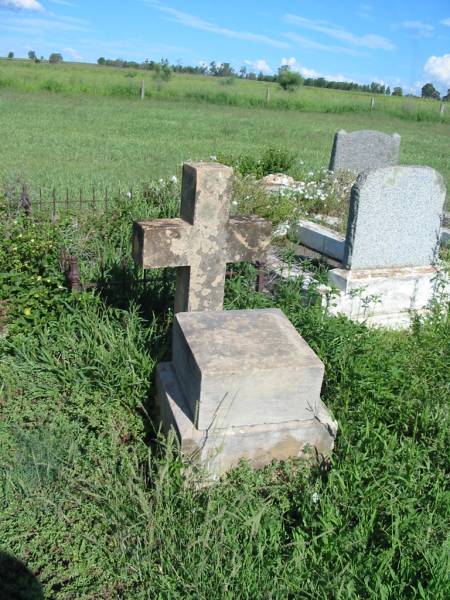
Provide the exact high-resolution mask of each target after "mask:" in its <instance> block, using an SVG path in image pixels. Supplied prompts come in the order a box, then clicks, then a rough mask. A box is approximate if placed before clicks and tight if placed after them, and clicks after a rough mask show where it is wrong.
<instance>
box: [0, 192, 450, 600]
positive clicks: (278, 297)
mask: <svg viewBox="0 0 450 600" xmlns="http://www.w3.org/2000/svg"><path fill="white" fill-rule="evenodd" d="M0 210H1V214H0V224H1V227H2V231H1V234H2V235H0V272H2V273H4V274H5V273H6V279H7V281H8V282H9V283H8V284H7V285H9V286H11V281H14V278H15V277H17V282H18V285H17V286H16V287H14V286H12V287H9V288H8V291H7V293H5V292H4V289H5V288H4V287H3V286H2V294H3V300H4V301H5V300H6V303H7V307H8V309H7V312H6V315H7V328H6V329H3V336H2V337H0V357H1V360H0V513H1V516H0V550H1V551H3V552H4V553H7V554H9V555H10V556H15V557H16V558H18V559H20V560H22V561H24V562H25V563H26V565H27V566H28V568H29V569H30V570H31V571H32V572H34V573H35V575H36V577H37V578H38V579H39V580H40V582H41V584H42V588H43V594H44V597H45V598H46V599H49V600H50V599H51V600H69V599H74V598H77V599H86V600H87V599H93V598H95V599H101V598H104V599H105V600H106V599H113V598H133V600H134V599H136V600H139V599H142V600H144V599H147V598H149V597H151V598H192V599H194V598H195V599H196V600H197V599H199V598H204V599H206V598H208V599H210V598H217V599H219V598H220V599H221V600H222V599H223V598H230V599H231V598H249V599H250V598H251V599H253V598H274V599H278V598H279V599H280V600H281V599H284V598H305V599H307V598H311V599H312V598H314V599H316V598H339V599H346V600H347V599H354V600H359V599H360V598H371V599H374V600H375V599H376V600H378V599H379V598H411V599H412V598H414V599H428V598H433V599H434V598H436V599H438V600H441V599H442V600H446V599H447V598H448V596H449V593H450V581H449V578H448V573H449V568H450V564H449V556H450V552H449V550H450V538H449V536H448V532H449V530H450V497H449V491H448V475H449V471H448V467H449V450H448V448H449V447H450V434H449V432H450V427H449V415H448V401H449V382H448V373H449V371H450V354H449V352H448V350H449V343H450V319H449V313H448V304H446V303H444V301H443V299H441V304H440V307H439V306H438V305H436V306H435V307H434V309H433V310H432V312H431V314H430V316H429V317H428V318H426V319H417V320H416V321H415V323H414V326H413V328H412V331H411V332H410V333H406V332H388V331H383V330H379V331H369V330H368V329H367V328H366V327H365V326H364V325H361V324H355V323H352V322H350V321H347V320H346V319H343V318H342V319H340V318H330V317H328V316H327V315H326V314H325V313H324V312H323V311H322V309H320V308H318V307H316V306H309V307H306V306H305V305H304V303H303V302H302V301H301V282H300V281H292V282H284V283H280V284H279V285H278V286H277V288H276V290H275V291H274V295H273V296H268V295H264V294H258V293H257V292H255V291H254V278H255V271H254V269H253V268H252V267H251V266H249V265H243V266H240V267H235V268H234V269H233V277H231V278H229V279H228V281H227V287H226V307H227V308H237V309H239V308H254V307H267V306H278V307H280V308H281V309H282V310H283V311H284V312H285V313H286V314H287V315H288V317H289V318H290V319H291V321H292V322H293V323H294V325H295V326H296V327H297V329H298V330H299V332H300V333H301V334H302V336H303V337H304V338H305V340H306V341H307V342H308V343H309V344H310V345H311V346H312V348H313V349H314V350H315V351H316V352H317V353H318V355H319V356H320V357H321V358H322V360H323V361H324V363H325V366H326V381H325V386H324V389H323V394H322V395H323V398H324V400H325V402H326V403H327V404H328V406H330V407H331V409H332V410H333V412H334V415H335V417H336V418H337V419H338V421H339V425H340V430H339V434H338V438H337V446H336V450H335V453H334V456H333V459H332V464H331V465H330V466H329V467H327V466H326V465H323V466H322V468H317V469H313V470H308V469H306V468H305V467H304V465H302V464H301V463H299V462H297V461H290V462H286V463H284V464H273V465H272V466H270V467H267V468H266V469H264V470H262V471H252V470H251V469H249V468H247V467H246V466H245V465H242V466H241V467H240V468H239V469H237V470H236V471H234V472H233V473H231V474H230V475H229V476H228V477H226V478H225V479H224V480H223V481H222V482H221V483H220V484H218V485H217V486H215V487H213V488H208V489H202V488H199V487H198V486H197V485H196V483H197V482H198V480H197V479H195V480H192V481H185V480H184V479H183V477H182V461H181V459H180V457H179V455H178V452H177V449H176V445H175V444H174V441H173V439H168V440H164V439H163V438H161V437H160V436H159V435H158V433H157V431H156V430H155V427H154V422H153V420H152V412H151V409H152V400H151V398H152V374H153V371H154V367H155V365H156V363H157V362H158V361H160V360H162V359H163V358H165V357H167V356H168V354H169V352H170V323H171V310H170V307H171V305H172V302H173V274H172V273H170V272H169V273H165V272H161V271H152V272H151V273H150V274H149V280H148V286H147V288H146V291H145V293H143V292H142V290H140V291H139V290H137V289H136V290H130V293H129V294H128V295H125V296H124V295H118V294H116V293H114V287H113V286H112V287H111V288H110V289H111V292H110V293H108V294H104V293H103V292H102V291H101V290H99V291H98V292H97V293H95V292H93V291H89V292H82V293H78V294H69V292H68V291H67V290H66V289H65V287H64V282H63V279H62V276H61V275H60V274H59V272H58V256H59V249H60V248H61V247H64V248H69V249H71V251H74V252H77V254H78V255H79V256H81V264H80V267H81V271H82V278H83V279H84V280H87V279H91V278H92V277H95V268H96V267H95V265H96V264H97V263H98V260H97V259H98V257H99V256H100V255H101V256H102V257H103V258H104V260H105V270H106V273H107V277H108V279H109V281H110V282H113V281H114V279H116V278H120V277H121V276H122V271H123V269H127V270H133V269H135V267H134V266H133V265H132V263H131V260H130V259H127V260H126V261H125V262H123V260H122V258H123V257H124V255H125V256H128V255H129V236H130V226H131V222H132V220H133V219H134V218H138V217H139V218H145V217H155V216H174V214H176V213H177V210H178V189H177V186H176V185H175V184H173V183H172V182H159V183H154V184H151V185H149V186H148V188H147V192H146V194H145V195H137V194H136V195H133V197H132V198H131V199H130V198H128V197H126V196H124V197H117V198H115V199H114V202H111V204H110V207H109V210H110V212H109V214H108V215H106V217H103V218H102V217H100V216H96V215H95V214H94V213H89V214H86V215H77V216H76V215H73V216H72V217H68V218H67V219H61V220H58V221H57V222H56V223H54V224H52V225H47V226H43V225H42V224H40V223H35V222H34V221H33V218H34V219H37V218H38V215H37V214H36V215H34V217H31V218H25V217H23V216H22V215H21V214H20V213H16V214H14V215H12V216H8V215H11V206H9V207H8V211H6V210H5V204H4V203H3V205H2V208H1V209H0ZM32 240H33V241H32ZM13 248H15V249H13ZM43 254H45V258H43ZM37 277H41V278H42V279H43V280H46V279H47V278H49V279H50V284H49V286H48V287H47V285H46V286H45V297H46V298H47V299H48V302H47V303H41V302H39V300H36V302H34V300H33V299H32V298H31V300H30V297H27V296H26V294H27V293H28V292H29V293H30V294H32V290H34V289H41V288H39V286H38V285H36V278H37ZM53 282H54V283H53ZM59 285H62V286H63V290H60V289H59ZM26 290H28V292H27V291H26ZM24 291H25V292H24ZM30 302H33V304H32V305H31V304H30ZM27 308H30V309H31V313H30V314H27V312H26V309H27ZM33 314H34V315H35V316H36V318H32V319H30V317H31V316H32V315H33ZM4 564H9V563H8V562H7V561H6V562H5V561H2V560H0V572H1V569H2V567H3V565H4ZM8 582H9V584H10V583H11V578H10V572H6V573H5V571H3V572H2V578H0V597H1V596H2V594H3V596H4V594H5V591H4V590H5V589H7V588H6V587H5V586H6V585H7V584H8ZM19 584H20V581H19V579H17V580H16V581H15V582H14V584H13V585H15V586H16V588H17V586H18V585H19ZM2 586H3V589H2ZM10 589H11V588H10ZM17 593H18V592H17ZM27 593H28V594H29V595H30V593H31V591H30V588H29V589H28V590H27ZM28 597H29V596H28Z"/></svg>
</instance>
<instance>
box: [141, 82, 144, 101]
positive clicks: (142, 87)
mask: <svg viewBox="0 0 450 600" xmlns="http://www.w3.org/2000/svg"><path fill="white" fill-rule="evenodd" d="M144 98H145V82H144V80H142V81H141V100H143V99H144Z"/></svg>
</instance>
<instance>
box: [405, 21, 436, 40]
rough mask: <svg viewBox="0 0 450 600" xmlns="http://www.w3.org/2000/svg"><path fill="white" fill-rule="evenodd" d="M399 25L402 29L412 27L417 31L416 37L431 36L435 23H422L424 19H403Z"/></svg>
mask: <svg viewBox="0 0 450 600" xmlns="http://www.w3.org/2000/svg"><path fill="white" fill-rule="evenodd" d="M399 27H401V28H402V29H411V30H413V31H415V32H416V37H419V38H421V37H430V36H431V35H432V33H433V31H434V27H433V25H428V23H422V21H403V22H402V23H400V25H399Z"/></svg>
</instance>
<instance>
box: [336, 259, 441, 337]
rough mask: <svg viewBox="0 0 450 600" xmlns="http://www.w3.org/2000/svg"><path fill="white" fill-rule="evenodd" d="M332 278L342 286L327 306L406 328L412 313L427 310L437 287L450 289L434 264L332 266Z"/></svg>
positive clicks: (354, 316) (372, 322)
mask: <svg viewBox="0 0 450 600" xmlns="http://www.w3.org/2000/svg"><path fill="white" fill-rule="evenodd" d="M328 279H329V282H330V283H331V284H332V285H333V286H334V287H335V288H337V289H338V290H339V293H338V294H337V295H336V296H334V295H333V296H332V299H331V302H330V304H329V305H328V309H329V311H330V312H331V313H332V314H335V315H338V314H344V315H346V316H348V317H349V318H350V319H352V320H354V321H366V322H367V323H368V324H369V325H375V326H376V325H385V326H388V327H391V328H398V329H400V328H405V327H408V326H409V325H410V324H411V315H412V314H413V313H414V314H421V313H424V312H425V311H426V309H427V306H428V305H429V303H430V301H431V300H432V298H433V296H434V295H435V293H436V291H437V288H438V287H440V289H441V291H446V292H447V293H448V292H449V291H450V289H449V284H448V280H446V279H445V275H444V274H443V273H441V272H439V271H438V270H437V269H436V268H434V267H405V268H396V269H367V270H346V269H333V270H331V271H330V272H329V274H328Z"/></svg>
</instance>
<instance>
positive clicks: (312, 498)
mask: <svg viewBox="0 0 450 600" xmlns="http://www.w3.org/2000/svg"><path fill="white" fill-rule="evenodd" d="M311 500H312V501H313V503H314V504H317V503H318V502H319V500H320V496H319V494H318V493H317V492H314V494H313V495H312V496H311Z"/></svg>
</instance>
